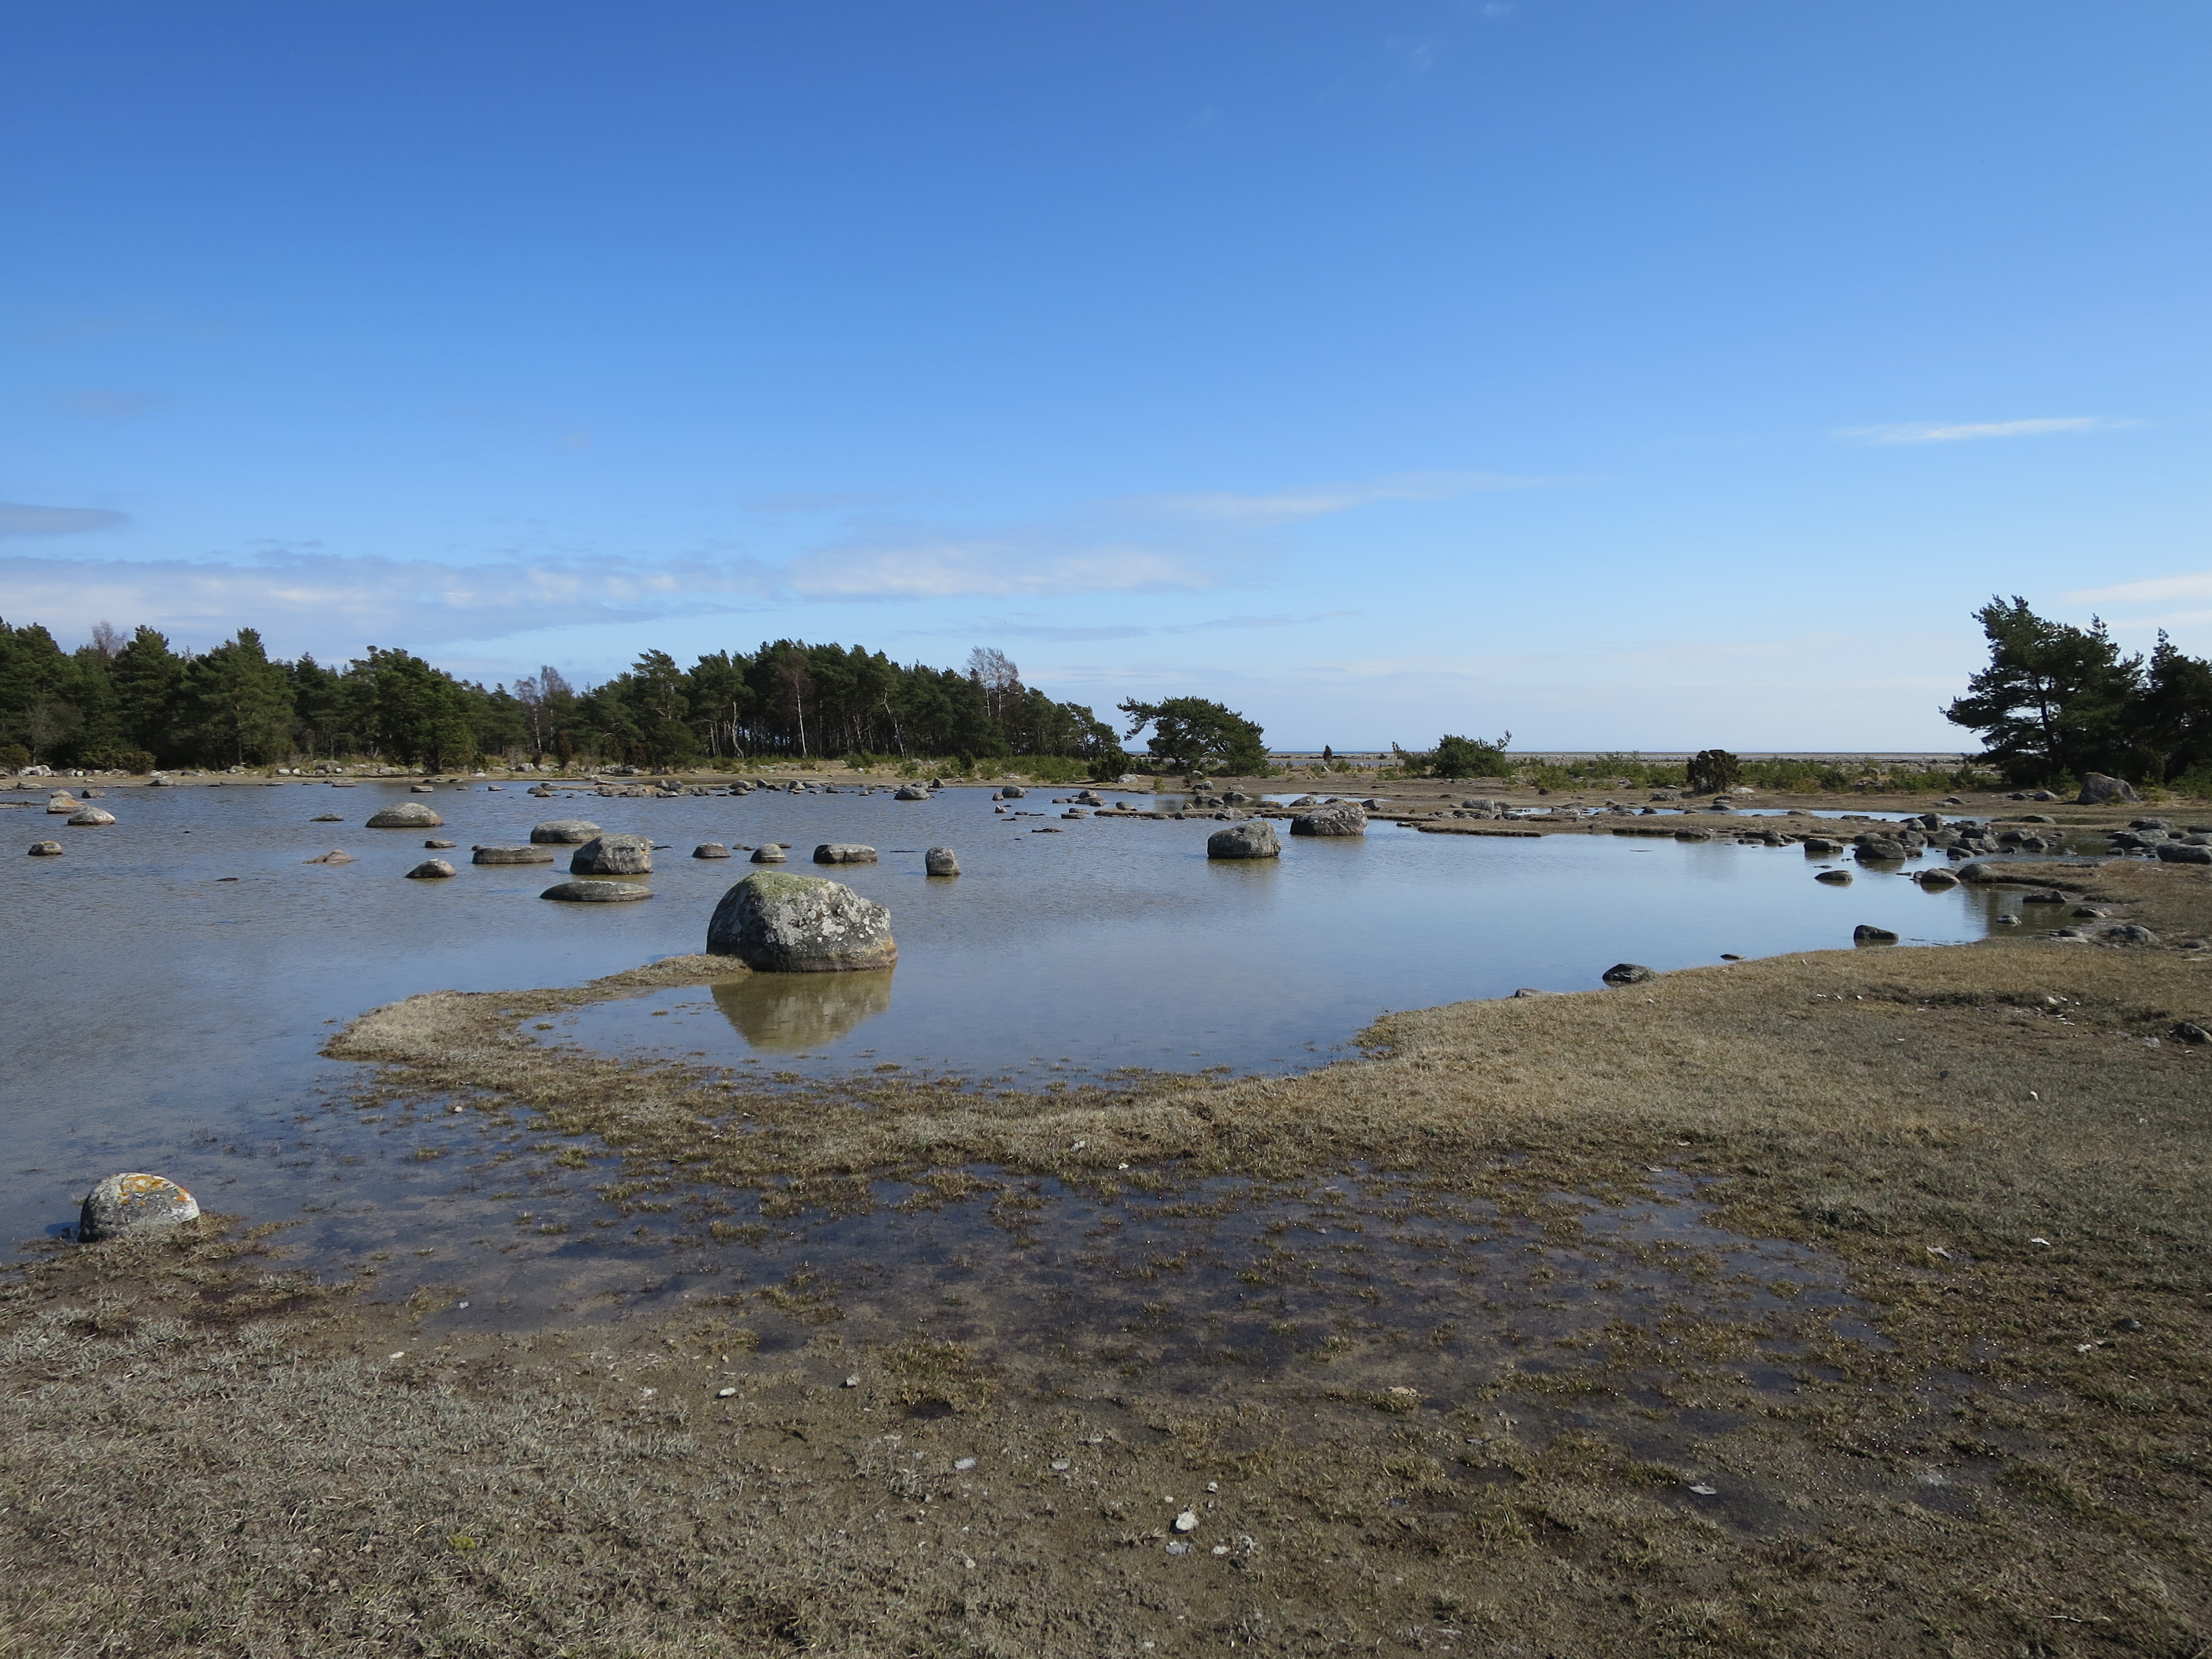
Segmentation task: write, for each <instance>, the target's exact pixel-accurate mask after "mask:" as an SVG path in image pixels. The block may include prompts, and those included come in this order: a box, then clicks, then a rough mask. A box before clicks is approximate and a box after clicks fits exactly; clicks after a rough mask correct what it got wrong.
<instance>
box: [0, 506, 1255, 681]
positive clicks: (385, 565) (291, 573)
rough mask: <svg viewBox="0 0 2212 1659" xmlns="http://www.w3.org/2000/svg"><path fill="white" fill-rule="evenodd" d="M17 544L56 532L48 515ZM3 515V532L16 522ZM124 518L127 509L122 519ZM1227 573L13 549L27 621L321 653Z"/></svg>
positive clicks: (1118, 586)
mask: <svg viewBox="0 0 2212 1659" xmlns="http://www.w3.org/2000/svg"><path fill="white" fill-rule="evenodd" d="M70 510H71V509H63V508H38V509H19V510H18V511H21V512H27V513H31V514H33V516H31V517H27V518H23V519H22V520H21V523H22V524H23V525H24V526H30V527H27V528H24V529H21V530H19V531H17V532H16V533H19V534H41V533H42V534H57V533H62V532H64V531H65V530H67V529H71V528H94V527H97V526H75V525H66V524H65V525H60V526H55V527H52V528H46V527H43V526H46V523H47V521H46V520H45V519H43V518H40V517H37V516H35V515H36V514H39V513H62V512H67V511H70ZM7 511H8V509H0V526H4V525H5V524H6V523H7V522H8V520H7V519H6V518H5V516H4V514H5V513H6V512H7ZM112 516H113V517H114V518H116V519H118V520H119V519H120V517H121V515H120V514H116V515H112ZM1218 580H1219V576H1218V574H1217V567H1212V566H1208V565H1206V564H1203V563H1201V562H1197V561H1195V560H1193V559H1191V558H1188V557H1186V556H1182V555H1181V554H1179V553H1178V552H1176V550H1173V549H1170V548H1164V547H1158V546H1147V545H1141V544H1112V543H1100V544H1088V545H1085V544H1051V543H1049V542H1048V541H1046V540H1044V539H1042V538H1019V537H1007V538H1001V539H998V540H987V539H970V540H964V541H963V540H956V539H950V538H931V537H927V536H916V537H913V538H903V539H902V538H896V537H890V536H879V537H878V538H874V539H872V540H866V541H860V540H855V541H853V542H849V543H845V544H837V545H832V546H823V547H817V548H815V549H813V550H811V551H809V552H806V553H804V554H802V555H800V556H799V557H798V558H796V559H793V560H792V561H790V562H787V563H782V564H771V563H769V562H765V561H763V560H761V559H757V558H752V557H746V556H718V557H711V558H710V557H703V556H694V557H685V558H674V559H645V558H638V557H619V556H589V555H583V556H579V555H574V554H562V555H555V556H527V555H521V554H517V555H513V556H506V557H501V558H495V559H491V560H488V561H483V562H471V563H460V562H442V561H438V560H433V559H393V558H385V557H377V556H349V555H343V554H337V553H331V552H326V551H322V550H316V549H314V548H312V547H306V548H301V547H292V548H276V549H261V550H255V551H253V552H251V553H248V554H246V555H243V556H239V557H237V558H233V559H206V560H187V559H157V560H132V559H83V558H73V559H64V558H54V557H32V556H21V557H0V592H4V593H5V594H6V595H7V596H8V597H7V604H8V614H9V615H10V616H11V617H35V618H36V619H38V620H40V621H41V622H44V623H47V625H48V626H50V627H53V628H56V629H60V630H63V631H81V630H82V629H86V628H88V627H90V625H91V624H92V623H93V622H94V620H96V619H98V618H100V617H128V618H129V619H130V620H131V621H132V622H139V621H144V622H148V623H152V624H153V625H155V627H158V628H161V629H164V630H171V631H174V632H176V633H177V634H178V635H179V637H180V638H182V639H184V640H185V641H197V642H201V643H206V642H210V641H212V640H213V639H216V638H220V637H222V636H223V635H228V633H229V632H230V631H231V630H232V629H234V628H236V627H238V626H239V625H240V624H241V623H246V624H250V625H252V626H254V627H258V628H260V629H263V630H264V632H269V633H270V634H271V635H272V637H276V636H280V635H281V636H283V637H287V638H296V639H301V640H307V641H313V643H312V645H311V647H310V648H313V649H314V650H317V651H319V652H326V651H330V650H333V649H340V648H343V649H344V650H348V651H350V650H354V649H357V648H358V647H360V646H361V645H362V644H365V643H367V642H368V641H376V642H378V643H399V644H408V645H416V644H420V645H425V646H427V645H429V644H432V643H435V642H438V641H446V640H459V639H466V640H493V639H498V638H501V637H502V636H505V635H513V634H522V633H530V632H534V631H537V630H539V629H546V628H556V627H576V626H581V625H589V624H592V623H634V622H642V621H652V620H655V619H658V618H660V617H672V616H699V615H713V614H726V613H732V612H740V611H758V610H763V609H767V608H769V607H770V606H775V605H789V604H792V603H794V602H796V603H817V604H836V603H854V602H860V601H866V600H896V599H908V600H915V599H963V598H967V599H1009V598H1018V599H1039V598H1052V597H1063V596H1069V595H1080V594H1085V593H1135V592H1190V591H1194V590H1198V589H1201V588H1205V587H1209V586H1214V585H1216V583H1217V582H1218Z"/></svg>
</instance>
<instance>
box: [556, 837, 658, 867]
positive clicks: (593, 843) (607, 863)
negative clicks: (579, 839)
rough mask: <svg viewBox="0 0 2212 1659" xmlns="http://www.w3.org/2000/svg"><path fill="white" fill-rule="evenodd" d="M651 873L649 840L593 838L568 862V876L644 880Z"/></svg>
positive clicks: (651, 838)
mask: <svg viewBox="0 0 2212 1659" xmlns="http://www.w3.org/2000/svg"><path fill="white" fill-rule="evenodd" d="M652 872H653V837H652V836H593V837H592V839H591V840H589V841H587V842H585V843H584V844H583V845H582V846H581V847H579V848H577V849H576V854H575V856H574V858H572V859H570V860H568V873H569V874H570V875H572V876H644V875H650V874H651V873H652Z"/></svg>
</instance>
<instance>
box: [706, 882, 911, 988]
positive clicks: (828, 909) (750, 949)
mask: <svg viewBox="0 0 2212 1659" xmlns="http://www.w3.org/2000/svg"><path fill="white" fill-rule="evenodd" d="M707 951H708V954H709V955H710V956H718V957H737V958H738V960H739V961H741V962H743V963H744V964H745V966H746V967H748V968H751V969H757V970H758V971H760V972H763V973H770V974H837V973H848V972H854V971H857V970H860V969H869V968H888V967H890V965H891V964H892V963H895V962H896V961H897V960H898V946H897V945H896V943H894V942H893V940H892V939H891V913H890V911H889V910H887V909H885V908H884V907H883V906H882V905H880V904H878V903H876V902H873V901H872V900H869V899H864V898H862V897H861V896H860V895H859V894H858V893H856V892H854V890H852V889H851V888H849V887H848V886H846V885H844V884H842V882H835V881H830V880H829V879H827V878H823V877H821V876H798V875H791V874H788V873H786V872H782V871H769V870H759V871H756V872H753V873H752V874H751V875H750V876H747V877H746V878H744V880H743V881H741V882H739V883H738V884H737V885H736V886H734V887H732V888H731V889H730V890H729V891H728V892H726V893H725V894H723V895H722V902H720V904H718V905H716V906H715V907H714V917H713V919H712V920H711V921H708V924H707Z"/></svg>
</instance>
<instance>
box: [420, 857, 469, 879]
mask: <svg viewBox="0 0 2212 1659" xmlns="http://www.w3.org/2000/svg"><path fill="white" fill-rule="evenodd" d="M458 874H459V872H458V871H457V870H455V869H454V868H453V866H452V865H450V864H448V863H447V862H446V860H443V859H424V860H422V863H420V864H418V865H416V866H415V867H414V868H413V869H412V870H410V871H409V872H407V879H408V880H410V881H443V880H445V879H446V878H447V877H448V876H453V875H458Z"/></svg>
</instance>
